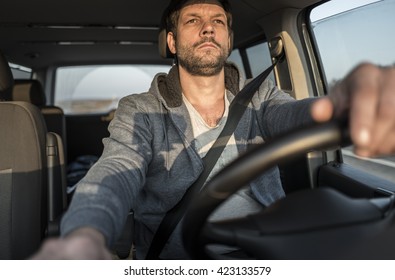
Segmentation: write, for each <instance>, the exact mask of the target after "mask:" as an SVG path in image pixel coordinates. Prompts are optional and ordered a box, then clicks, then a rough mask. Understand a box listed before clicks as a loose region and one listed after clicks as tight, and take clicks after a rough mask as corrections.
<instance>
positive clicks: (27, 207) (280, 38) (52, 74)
mask: <svg viewBox="0 0 395 280" xmlns="http://www.w3.org/2000/svg"><path fill="white" fill-rule="evenodd" d="M229 2H230V4H231V6H232V11H233V17H234V21H233V31H234V41H233V52H232V55H231V56H230V58H229V59H230V60H232V61H233V62H234V63H236V64H237V65H238V66H239V67H240V68H241V69H242V71H243V72H244V74H245V76H246V77H247V78H253V77H255V76H257V75H258V74H259V73H260V72H262V71H263V70H265V69H266V68H267V67H268V66H270V65H271V64H272V63H274V62H275V61H277V60H278V62H277V64H276V66H275V68H274V71H273V72H272V74H271V79H273V80H274V82H275V83H276V85H277V86H278V87H279V88H280V89H282V90H283V91H285V92H287V93H289V94H290V95H291V96H292V97H294V98H295V99H303V98H307V97H319V96H324V95H326V94H328V92H329V90H330V86H331V82H332V80H331V79H330V78H329V76H328V74H327V72H326V69H327V68H325V67H326V66H325V65H326V61H328V60H330V58H328V59H327V58H326V57H325V55H326V53H325V50H324V49H323V48H321V47H320V46H321V45H320V44H321V42H326V41H323V40H329V42H330V44H333V45H330V46H329V51H328V53H331V52H333V53H336V52H337V51H338V52H341V51H342V48H341V47H338V48H336V45H335V44H336V43H335V41H334V40H333V41H331V40H330V39H331V38H324V39H320V37H319V34H318V31H320V29H319V28H322V29H323V30H325V29H324V28H325V27H326V25H328V26H329V24H333V23H335V24H338V25H339V29H346V26H345V25H346V24H347V23H344V22H347V21H342V20H343V18H342V17H345V16H347V15H350V14H351V13H357V12H358V11H359V9H358V8H361V10H362V8H363V12H364V13H369V11H372V13H373V12H374V11H377V10H379V9H380V8H381V9H385V10H388V11H389V12H391V11H392V12H394V11H395V10H394V9H395V1H394V0H382V1H371V2H372V3H370V4H365V3H363V4H360V5H359V6H357V7H354V8H349V10H347V11H348V12H347V11H346V12H338V13H337V14H334V16H327V17H322V18H319V19H317V20H314V21H313V20H312V13H313V12H312V11H314V10H315V9H316V8H318V7H320V6H324V5H325V4H331V3H332V2H336V1H335V0H332V1H321V0H299V1H291V0H266V1H261V0H229ZM337 2H339V1H337ZM357 2H358V1H357ZM360 2H361V1H360ZM168 3H169V0H145V1H127V0H112V1H99V2H98V1H93V0H78V1H77V0H67V1H66V0H59V1H49V0H36V1H27V0H15V1H3V3H2V4H1V9H0V131H1V132H0V259H3V260H9V259H27V258H29V257H30V256H31V255H32V254H33V253H34V252H35V251H37V249H38V248H39V247H40V245H41V244H42V242H43V240H45V239H46V238H48V237H51V236H57V235H59V222H60V219H61V217H62V214H63V213H64V211H66V209H67V205H68V203H69V202H70V200H71V199H72V194H73V191H74V188H73V187H74V186H75V184H76V183H77V182H78V181H79V180H80V179H81V178H82V177H83V176H84V174H86V172H87V170H89V168H90V167H91V166H92V165H93V164H94V163H95V162H96V161H97V159H98V158H99V157H100V155H101V153H102V150H103V144H102V139H103V138H105V137H107V136H108V131H107V126H108V124H109V123H110V122H111V120H112V117H113V115H114V111H115V110H116V103H117V101H118V97H116V96H115V95H114V94H113V95H111V94H112V93H111V92H109V93H108V94H109V96H111V97H110V98H107V97H100V96H99V97H98V100H94V101H92V100H93V99H94V98H93V97H91V96H94V95H93V94H95V93H98V92H101V91H99V89H98V88H97V87H96V88H91V89H87V88H86V87H85V88H84V90H85V91H89V92H88V93H87V94H86V96H88V97H87V98H85V99H86V100H83V99H82V98H80V99H78V98H76V99H75V100H72V99H67V100H66V99H61V98H63V96H62V97H61V98H60V97H59V94H58V93H60V92H62V90H63V89H65V88H67V87H72V86H74V87H75V88H77V87H78V86H80V88H82V81H81V80H77V78H76V76H77V74H78V73H80V72H81V73H83V75H84V77H88V75H89V74H90V73H91V72H89V71H91V70H89V69H90V68H89V67H97V66H100V67H102V66H113V65H116V66H117V67H121V69H125V68H122V67H129V66H133V67H135V68H136V69H137V70H139V71H140V72H141V73H147V72H148V70H146V68H144V67H146V66H155V67H160V69H170V67H171V65H172V64H173V59H172V58H171V57H170V56H168V55H167V54H166V52H165V51H163V49H165V48H166V46H165V45H164V43H163V42H162V41H161V40H159V38H160V31H162V24H161V18H162V11H164V10H165V8H166V6H167V5H168ZM336 5H337V4H336ZM391 9H392V10H391ZM349 11H351V12H349ZM382 17H383V18H385V17H386V15H384V14H382ZM388 18H390V16H388ZM391 18H392V17H391ZM340 24H344V25H340ZM373 27H375V25H373ZM328 28H329V27H328ZM375 28H377V30H378V28H379V27H375ZM390 28H392V27H390V26H389V25H385V26H382V27H381V29H382V30H388V31H387V32H386V33H385V34H386V36H387V37H391V36H390V34H391V31H390ZM347 32H348V33H347V34H348V35H349V36H350V37H351V36H353V35H351V34H350V32H355V33H358V32H359V30H357V29H351V31H347ZM323 34H328V33H325V32H324V33H323ZM348 35H347V36H348ZM363 36H366V34H364V35H363ZM372 36H373V35H372ZM327 37H330V36H329V34H328V36H327ZM392 37H393V36H392ZM351 38H353V37H351ZM364 40H365V41H366V37H365V38H364ZM383 40H387V39H383ZM388 40H392V39H388ZM372 41H375V40H372ZM389 42H390V43H391V44H392V47H394V46H395V44H394V42H393V40H392V41H389ZM366 44H367V43H366ZM387 46H388V45H387ZM392 47H390V48H389V49H393V48H392ZM263 48H265V52H264V53H263V51H262V49H263ZM383 48H384V46H383ZM160 50H161V51H160ZM353 50H355V48H354V49H353ZM355 52H356V51H355ZM375 53H376V54H377V51H376V52H375ZM161 54H162V55H161ZM336 55H337V53H336ZM349 55H353V52H350V54H349ZM328 57H329V56H328ZM387 58H388V56H387ZM364 59H368V57H366V58H364ZM332 60H333V59H332ZM343 63H344V64H347V63H348V64H349V65H347V66H349V67H352V65H353V63H354V62H351V61H348V60H342V62H340V61H336V63H335V64H337V66H338V67H340V66H339V64H343ZM390 63H392V64H394V63H395V62H394V61H392V62H390ZM256 64H258V65H256ZM335 66H336V65H335ZM77 67H85V68H77ZM88 68H89V69H88ZM147 69H148V68H147ZM69 70H70V71H69ZM62 71H63V72H62ZM66 71H69V72H67V74H66ZM162 71H165V70H162ZM339 72H340V71H339ZM62 75H63V76H66V78H67V79H66V80H65V81H64V80H60V77H62ZM122 77H124V76H122ZM123 79H126V80H129V82H130V84H128V86H129V88H130V90H129V89H128V91H127V92H123V93H122V94H123V95H127V94H132V93H138V92H143V91H142V90H139V89H135V88H133V86H134V84H137V79H136V80H134V79H133V77H132V76H131V77H127V76H125V77H124V78H123ZM150 79H152V77H151V78H149V80H150ZM119 81H120V80H113V79H111V78H110V77H107V76H104V78H102V79H101V82H102V83H103V85H102V86H101V87H107V86H108V87H109V88H111V87H117V86H118V84H115V83H120V82H119ZM148 86H149V84H147V85H146V89H148ZM64 92H65V91H64ZM66 95H67V94H65V96H66ZM66 97H67V98H69V97H70V98H72V94H69V96H66ZM66 97H64V98H66ZM106 98H107V99H108V100H107V99H106ZM84 102H85V103H84ZM110 103H111V104H115V105H114V106H113V107H105V109H104V110H97V111H96V110H95V107H94V106H99V105H100V106H101V105H102V104H106V106H107V105H108V104H110ZM86 108H88V109H89V110H86V111H84V110H85V109H86ZM92 108H93V109H92ZM73 110H75V111H73ZM350 154H352V148H350V143H349V139H348V136H347V125H346V124H345V122H344V120H341V121H333V122H329V123H327V124H323V125H316V126H311V127H306V128H304V129H298V130H295V131H292V132H290V133H287V134H285V135H282V136H281V137H279V138H276V139H271V141H268V142H267V143H265V144H264V145H262V146H259V147H256V148H254V149H252V150H251V151H249V152H248V153H247V154H244V155H242V156H240V157H239V158H238V159H237V160H236V161H235V162H233V163H232V164H230V165H229V166H227V167H226V168H225V169H224V170H222V171H221V172H220V173H219V174H218V175H217V176H215V177H214V178H213V180H211V181H210V182H209V183H208V184H207V186H206V187H205V188H204V189H203V191H202V192H200V193H199V195H198V196H196V198H195V199H194V200H193V202H192V203H191V206H190V207H189V208H188V209H187V212H186V216H185V221H186V222H185V223H184V224H183V231H184V241H185V244H186V248H187V249H188V252H189V253H190V255H191V257H192V258H197V259H212V258H213V259H220V258H222V257H223V256H218V255H215V254H214V253H213V252H211V251H210V249H209V245H210V244H213V243H214V244H217V243H218V244H222V245H228V246H235V247H238V248H240V249H241V250H242V251H244V252H245V253H246V254H247V255H248V256H249V257H250V258H252V259H393V258H394V257H395V253H394V252H395V250H394V248H393V247H394V245H392V244H391V243H393V242H391V234H392V233H393V231H394V211H393V206H394V205H393V204H394V193H395V177H394V176H393V174H395V158H394V157H388V158H385V159H375V160H372V161H365V160H364V159H360V158H357V157H355V156H352V155H350ZM356 162H358V164H356ZM360 162H362V163H364V162H366V163H367V164H369V165H368V166H367V167H361V166H360V165H359V164H360ZM372 164H376V165H383V167H382V169H380V170H382V171H377V172H376V165H375V168H372V166H371V165H372ZM273 166H278V167H279V169H280V174H281V180H282V184H283V188H284V190H285V192H286V194H287V196H286V198H285V199H282V200H280V201H278V202H276V203H274V204H273V205H271V206H269V207H267V208H265V209H264V210H263V211H262V212H260V213H258V214H255V215H251V216H248V217H246V218H243V219H238V220H228V221H221V222H216V223H212V222H207V219H208V217H209V215H210V214H211V213H212V212H213V211H214V209H216V208H217V207H218V206H219V205H220V204H221V203H223V202H224V201H225V200H226V199H227V198H229V197H230V196H231V195H232V194H233V193H235V192H236V191H237V190H239V189H240V188H241V187H242V186H244V185H245V184H247V183H248V182H249V181H251V180H253V179H254V178H255V177H256V176H257V175H259V174H261V173H262V172H264V171H265V170H266V169H268V168H270V167H273ZM377 168H378V167H377ZM380 172H381V173H383V174H384V175H383V174H381V173H380ZM133 230H134V229H133V209H131V211H130V213H129V216H128V220H127V222H126V223H125V228H124V231H123V233H122V236H121V237H120V238H119V241H118V242H117V244H116V245H115V246H114V248H112V250H113V252H114V259H127V258H133Z"/></svg>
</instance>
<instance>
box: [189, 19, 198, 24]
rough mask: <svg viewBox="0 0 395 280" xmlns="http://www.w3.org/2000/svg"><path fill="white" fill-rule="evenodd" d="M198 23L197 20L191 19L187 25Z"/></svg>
mask: <svg viewBox="0 0 395 280" xmlns="http://www.w3.org/2000/svg"><path fill="white" fill-rule="evenodd" d="M196 22H197V19H196V18H193V19H190V20H188V21H187V23H196Z"/></svg>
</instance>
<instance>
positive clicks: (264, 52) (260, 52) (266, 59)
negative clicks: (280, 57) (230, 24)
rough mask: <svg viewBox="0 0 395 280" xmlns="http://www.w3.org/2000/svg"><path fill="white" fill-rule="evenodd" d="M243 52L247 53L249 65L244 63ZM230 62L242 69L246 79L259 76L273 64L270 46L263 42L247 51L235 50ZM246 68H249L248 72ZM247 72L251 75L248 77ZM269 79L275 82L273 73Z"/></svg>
mask: <svg viewBox="0 0 395 280" xmlns="http://www.w3.org/2000/svg"><path fill="white" fill-rule="evenodd" d="M241 52H243V53H245V55H246V58H247V61H246V62H245V63H246V64H247V65H245V64H244V63H243V60H242V57H241V54H240V53H241ZM228 60H229V61H232V62H234V63H235V64H236V65H237V66H238V67H239V69H241V72H242V73H243V76H244V77H249V78H251V77H252V78H253V77H256V76H258V75H259V74H260V73H261V72H263V71H264V70H265V69H266V68H268V67H269V66H270V65H271V63H272V62H271V56H270V51H269V45H268V43H267V42H262V43H259V44H256V45H253V46H251V47H248V48H245V49H236V50H233V52H232V53H231V55H230V56H229V59H228ZM246 67H248V70H247V71H246ZM247 72H248V73H250V74H249V75H247ZM269 77H270V79H272V80H273V81H274V74H273V73H271V74H270V76H269Z"/></svg>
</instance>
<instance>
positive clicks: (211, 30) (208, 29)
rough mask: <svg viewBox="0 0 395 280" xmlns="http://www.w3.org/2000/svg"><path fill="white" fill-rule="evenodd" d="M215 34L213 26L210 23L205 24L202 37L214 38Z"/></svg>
mask: <svg viewBox="0 0 395 280" xmlns="http://www.w3.org/2000/svg"><path fill="white" fill-rule="evenodd" d="M214 34H215V29H214V26H213V24H212V23H211V22H209V21H207V22H205V23H204V24H203V26H202V30H201V35H202V36H214Z"/></svg>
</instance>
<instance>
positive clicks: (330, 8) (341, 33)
mask: <svg viewBox="0 0 395 280" xmlns="http://www.w3.org/2000/svg"><path fill="white" fill-rule="evenodd" d="M394 11H395V0H381V1H372V0H370V1H369V0H355V1H343V0H332V1H329V2H327V3H325V4H323V5H321V6H318V7H316V8H315V9H313V10H312V11H311V14H310V20H311V29H312V32H313V36H314V38H315V42H316V48H317V50H318V53H319V56H320V61H321V66H322V68H323V74H324V78H325V80H326V85H327V88H330V87H331V86H332V85H333V84H335V83H336V82H337V81H338V80H339V79H341V78H342V77H344V76H345V75H346V74H347V73H348V72H349V71H350V70H351V69H352V68H353V67H355V66H356V65H357V64H359V63H361V62H365V61H369V62H373V63H376V64H380V65H383V66H386V65H394V64H395V56H394V49H395V37H394V36H393V34H394V32H393V27H394V26H395V17H394ZM342 152H343V159H344V162H346V163H348V164H351V165H354V166H356V167H358V168H361V169H363V170H365V171H366V172H369V173H372V172H374V173H375V174H376V175H379V176H381V177H384V178H386V179H389V180H392V181H395V157H387V158H377V159H362V158H359V157H357V156H355V155H354V154H353V153H352V147H347V148H345V149H343V150H342Z"/></svg>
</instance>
